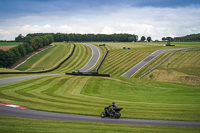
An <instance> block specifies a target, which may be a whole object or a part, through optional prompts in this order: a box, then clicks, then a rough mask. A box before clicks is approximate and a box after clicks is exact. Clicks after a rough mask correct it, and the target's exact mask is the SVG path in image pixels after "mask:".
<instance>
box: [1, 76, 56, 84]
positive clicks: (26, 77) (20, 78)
mask: <svg viewBox="0 0 200 133" xmlns="http://www.w3.org/2000/svg"><path fill="white" fill-rule="evenodd" d="M52 75H59V74H45V75H29V76H21V77H13V78H5V79H0V85H2V84H7V83H12V82H16V81H20V80H25V79H30V78H36V77H42V76H52Z"/></svg>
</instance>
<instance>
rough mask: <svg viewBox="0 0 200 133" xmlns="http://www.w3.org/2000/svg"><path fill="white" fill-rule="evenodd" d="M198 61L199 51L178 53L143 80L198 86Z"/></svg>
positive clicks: (199, 72) (199, 61) (199, 78)
mask: <svg viewBox="0 0 200 133" xmlns="http://www.w3.org/2000/svg"><path fill="white" fill-rule="evenodd" d="M199 59H200V51H199V50H197V51H182V52H178V53H176V54H175V55H174V56H172V57H171V58H170V59H169V60H167V62H166V63H164V64H163V65H161V66H160V67H159V68H158V69H156V70H154V71H153V72H151V73H150V74H148V75H147V76H146V77H145V78H146V79H153V80H157V81H167V82H178V83H187V84H200V71H199V69H200V60H199ZM155 64H156V63H155V62H154V65H155Z"/></svg>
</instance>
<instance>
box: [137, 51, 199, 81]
mask: <svg viewBox="0 0 200 133" xmlns="http://www.w3.org/2000/svg"><path fill="white" fill-rule="evenodd" d="M199 49H200V47H196V48H186V49H182V50H178V51H175V52H174V53H172V54H171V55H170V56H168V57H167V58H166V59H165V60H163V61H162V62H161V63H159V64H158V65H156V66H155V67H153V68H151V69H150V70H148V71H147V72H145V73H144V74H142V75H141V76H140V77H139V78H140V79H141V78H143V77H144V76H146V75H147V74H149V73H150V72H152V71H153V70H155V69H156V68H158V67H159V66H160V65H162V64H164V63H165V62H166V61H167V60H168V59H170V58H171V57H172V56H173V55H175V54H176V53H177V52H181V51H192V50H199Z"/></svg>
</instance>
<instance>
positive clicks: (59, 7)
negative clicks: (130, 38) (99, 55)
mask: <svg viewBox="0 0 200 133" xmlns="http://www.w3.org/2000/svg"><path fill="white" fill-rule="evenodd" d="M47 32H50V33H57V32H60V33H104V34H112V33H131V34H136V35H138V36H139V38H140V37H141V36H143V35H144V36H146V37H148V36H151V37H152V39H153V40H155V39H158V40H161V38H162V37H164V36H171V37H175V36H184V35H188V34H193V33H200V0H0V40H14V38H15V37H16V36H18V35H19V34H22V35H24V36H25V35H26V34H28V33H47Z"/></svg>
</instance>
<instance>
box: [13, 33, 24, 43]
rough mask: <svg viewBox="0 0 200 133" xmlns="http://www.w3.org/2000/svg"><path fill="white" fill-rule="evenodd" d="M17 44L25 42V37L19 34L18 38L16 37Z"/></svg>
mask: <svg viewBox="0 0 200 133" xmlns="http://www.w3.org/2000/svg"><path fill="white" fill-rule="evenodd" d="M15 41H16V42H23V41H24V36H22V34H19V35H18V36H17V37H15Z"/></svg>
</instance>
